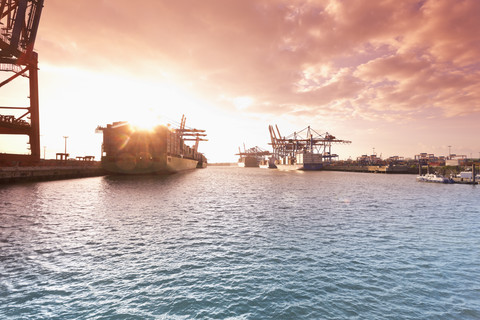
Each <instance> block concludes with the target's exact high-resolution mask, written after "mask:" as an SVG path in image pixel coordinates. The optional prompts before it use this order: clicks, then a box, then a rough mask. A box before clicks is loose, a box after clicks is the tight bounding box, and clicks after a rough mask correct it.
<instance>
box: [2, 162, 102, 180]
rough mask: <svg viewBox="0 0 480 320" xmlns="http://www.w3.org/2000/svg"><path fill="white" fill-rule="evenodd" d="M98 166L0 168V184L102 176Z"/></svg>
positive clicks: (100, 168)
mask: <svg viewBox="0 0 480 320" xmlns="http://www.w3.org/2000/svg"><path fill="white" fill-rule="evenodd" d="M105 174H106V173H105V172H104V170H103V169H102V167H101V166H100V165H88V166H78V165H55V166H31V167H20V166H19V167H0V184H8V183H18V182H31V181H51V180H62V179H76V178H85V177H98V176H104V175H105Z"/></svg>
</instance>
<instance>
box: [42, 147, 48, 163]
mask: <svg viewBox="0 0 480 320" xmlns="http://www.w3.org/2000/svg"><path fill="white" fill-rule="evenodd" d="M46 151H47V147H46V146H43V160H45V153H46Z"/></svg>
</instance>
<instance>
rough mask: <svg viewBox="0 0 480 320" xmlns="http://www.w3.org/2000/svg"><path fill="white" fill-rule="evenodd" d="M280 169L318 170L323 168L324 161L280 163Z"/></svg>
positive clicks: (278, 166) (278, 165)
mask: <svg viewBox="0 0 480 320" xmlns="http://www.w3.org/2000/svg"><path fill="white" fill-rule="evenodd" d="M277 168H278V169H279V170H304V171H318V170H322V169H323V164H322V163H302V164H300V163H298V164H278V163H277Z"/></svg>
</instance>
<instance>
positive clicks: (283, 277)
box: [0, 167, 480, 319]
mask: <svg viewBox="0 0 480 320" xmlns="http://www.w3.org/2000/svg"><path fill="white" fill-rule="evenodd" d="M479 230H480V187H479V186H470V185H444V184H428V183H421V182H417V181H416V179H415V176H414V175H385V174H368V173H346V172H322V171H319V172H294V171H291V172H288V171H279V170H271V169H259V168H237V167H209V168H206V169H197V170H194V171H189V172H185V173H180V174H173V175H169V176H136V177H132V176H106V177H93V178H82V179H74V180H62V181H51V182H38V183H33V182H31V183H21V184H12V185H2V186H0V319H480V235H479Z"/></svg>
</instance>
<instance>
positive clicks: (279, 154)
mask: <svg viewBox="0 0 480 320" xmlns="http://www.w3.org/2000/svg"><path fill="white" fill-rule="evenodd" d="M268 130H269V131H270V139H271V143H270V144H271V145H272V148H273V155H274V157H275V159H280V158H284V157H295V155H296V154H297V152H304V151H306V152H310V153H316V154H320V155H321V156H322V159H323V161H325V162H330V161H331V160H332V158H336V157H338V155H336V154H332V144H333V143H340V144H348V143H352V142H351V141H349V140H340V139H337V138H336V137H335V136H333V135H331V134H329V133H328V132H325V133H323V134H319V133H318V132H316V131H315V130H313V129H311V128H310V126H308V127H306V128H305V129H303V130H300V131H299V132H294V133H293V134H291V135H289V136H287V137H282V135H281V134H280V130H278V126H277V125H275V129H274V127H273V126H272V125H270V126H268Z"/></svg>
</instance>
